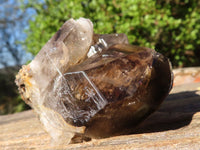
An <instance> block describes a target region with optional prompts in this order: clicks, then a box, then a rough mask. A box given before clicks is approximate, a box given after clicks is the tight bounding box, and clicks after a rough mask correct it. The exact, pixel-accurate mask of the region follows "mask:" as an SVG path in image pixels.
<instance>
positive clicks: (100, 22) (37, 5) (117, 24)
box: [24, 0, 200, 67]
mask: <svg viewBox="0 0 200 150" xmlns="http://www.w3.org/2000/svg"><path fill="white" fill-rule="evenodd" d="M30 7H31V8H34V9H36V12H37V14H36V15H35V19H34V20H32V21H30V28H29V29H28V30H27V31H26V32H27V34H28V37H27V39H26V42H25V46H26V47H27V50H28V51H29V52H31V53H33V54H34V55H35V54H37V52H38V51H39V50H40V49H41V47H42V46H43V45H44V44H45V43H46V42H47V41H48V39H49V38H50V37H51V36H52V35H53V34H54V33H55V32H56V31H57V30H58V29H59V28H60V27H61V25H62V24H63V23H64V22H65V21H66V20H68V19H69V18H75V19H77V18H79V17H86V18H89V19H91V20H92V22H93V23H94V31H95V32H96V33H126V34H127V35H128V38H129V41H130V43H132V44H136V45H141V46H146V47H151V48H154V49H156V50H157V51H159V52H161V53H163V54H164V55H166V56H167V57H169V58H170V60H171V62H172V64H173V66H174V67H183V66H195V65H199V64H200V50H199V49H200V34H199V33H200V1H199V0H142V1H141V0H123V1H121V0H84V1H83V0H44V1H43V2H41V1H39V2H37V1H29V2H28V3H27V4H26V5H24V9H26V8H30Z"/></svg>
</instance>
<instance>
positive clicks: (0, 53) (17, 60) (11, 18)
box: [0, 0, 31, 114]
mask: <svg viewBox="0 0 200 150" xmlns="http://www.w3.org/2000/svg"><path fill="white" fill-rule="evenodd" d="M30 16H31V13H30V10H28V9H27V10H24V11H22V10H21V8H20V3H19V0H0V114H7V113H14V112H19V111H22V110H24V109H27V108H29V107H28V106H27V105H25V103H24V102H23V101H22V100H21V98H20V96H19V94H18V91H17V87H16V85H15V83H14V80H15V74H16V73H17V71H18V70H19V68H20V65H22V64H24V63H25V62H26V61H27V59H28V58H31V55H29V56H28V55H27V54H26V51H25V50H24V49H23V47H22V46H21V45H20V42H19V41H22V40H24V39H25V38H26V34H25V33H24V29H25V28H27V27H28V19H29V18H30ZM11 66H15V67H11Z"/></svg>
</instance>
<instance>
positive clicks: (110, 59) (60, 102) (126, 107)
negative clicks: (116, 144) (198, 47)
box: [16, 18, 173, 143]
mask: <svg viewBox="0 0 200 150" xmlns="http://www.w3.org/2000/svg"><path fill="white" fill-rule="evenodd" d="M172 81H173V76H172V71H171V66H170V63H169V61H168V59H167V58H165V57H164V56H163V55H161V54H160V53H158V52H156V51H155V50H152V49H149V48H144V47H138V46H133V45H130V44H129V43H128V39H127V36H126V35H125V34H105V35H100V34H94V33H93V24H92V22H91V21H90V20H88V19H84V18H80V19H78V20H73V19H70V20H68V21H67V22H65V23H64V25H63V26H62V27H61V28H60V30H59V31H58V32H57V33H56V34H55V35H54V36H53V37H52V38H51V39H50V40H49V41H48V42H47V43H46V45H45V46H44V47H43V48H42V49H41V50H40V52H39V53H38V55H37V56H36V57H35V58H34V60H33V61H32V62H31V63H30V64H28V65H26V66H23V67H22V69H21V70H20V71H19V73H18V75H17V76H16V84H17V86H18V87H19V91H20V94H21V96H22V98H23V100H24V101H25V102H26V103H27V104H29V105H30V106H31V107H32V108H33V109H34V110H35V112H36V113H37V114H38V116H39V119H40V121H41V122H42V124H43V126H44V128H45V129H46V131H47V132H48V133H49V134H50V135H51V136H52V138H53V139H55V140H57V141H58V142H60V143H69V142H70V141H71V139H73V138H74V137H82V138H87V137H88V138H104V137H110V136H115V135H120V134H128V133H131V132H132V131H133V129H134V127H136V126H137V125H138V124H139V123H140V122H141V121H142V120H144V119H145V118H146V117H147V116H149V115H150V114H151V113H153V112H154V111H155V110H156V109H157V108H158V107H159V106H160V104H161V103H162V101H163V100H164V98H165V97H166V96H167V95H168V93H169V91H170V90H171V86H172Z"/></svg>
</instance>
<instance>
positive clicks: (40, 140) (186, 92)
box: [0, 69, 200, 150]
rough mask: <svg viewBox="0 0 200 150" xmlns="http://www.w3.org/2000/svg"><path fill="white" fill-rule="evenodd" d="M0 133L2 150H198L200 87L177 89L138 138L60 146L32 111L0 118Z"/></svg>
mask: <svg viewBox="0 0 200 150" xmlns="http://www.w3.org/2000/svg"><path fill="white" fill-rule="evenodd" d="M194 70H195V69H194ZM176 77H178V76H176V74H175V79H176ZM0 133H1V134H0V149H8V150H13V149H19V150H23V149H67V150H70V149H71V150H72V149H77V150H87V149H88V150H90V149H91V150H93V149H105V150H112V149H113V150H116V149H123V150H124V149H127V150H128V149H136V150H137V149H141V150H144V149H146V150H149V149H161V150H166V149H169V150H174V149H180V150H186V149H192V150H199V147H200V83H188V84H183V85H178V86H175V87H174V88H173V90H172V91H171V93H170V95H169V96H168V97H167V99H166V100H165V101H164V103H163V104H162V105H161V107H160V109H158V111H156V112H155V113H154V114H152V115H151V116H150V117H149V118H147V119H146V120H145V121H144V122H143V123H142V124H141V125H140V126H139V127H138V128H137V129H136V130H135V134H131V135H124V136H115V137H112V138H105V139H99V140H92V141H88V142H84V143H78V144H69V145H67V144H63V145H60V146H57V145H56V143H54V142H53V141H52V140H51V138H50V136H49V135H48V134H47V133H46V132H45V131H44V130H43V127H42V125H41V124H40V123H39V121H38V119H37V118H36V116H35V114H34V113H33V111H26V112H22V113H17V114H13V115H6V116H0Z"/></svg>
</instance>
